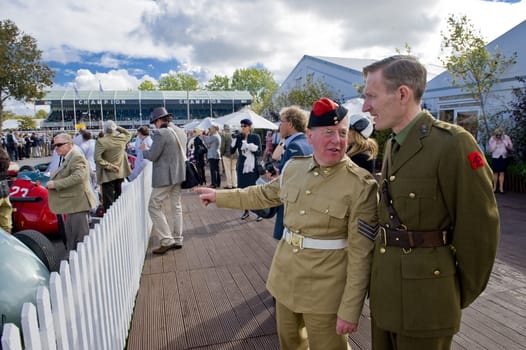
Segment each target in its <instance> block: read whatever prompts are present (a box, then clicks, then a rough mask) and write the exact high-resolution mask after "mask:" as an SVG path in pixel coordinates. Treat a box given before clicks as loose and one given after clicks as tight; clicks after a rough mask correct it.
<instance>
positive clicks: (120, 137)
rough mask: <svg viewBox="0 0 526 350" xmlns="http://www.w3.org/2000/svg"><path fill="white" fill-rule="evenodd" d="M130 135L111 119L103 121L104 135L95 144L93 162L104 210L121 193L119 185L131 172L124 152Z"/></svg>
mask: <svg viewBox="0 0 526 350" xmlns="http://www.w3.org/2000/svg"><path fill="white" fill-rule="evenodd" d="M131 137H132V135H131V134H130V133H129V132H128V130H126V129H124V128H123V127H120V126H117V124H115V122H114V121H113V120H108V121H106V122H105V123H104V137H99V138H98V139H97V143H96V144H95V164H96V166H97V169H96V172H97V183H98V184H100V185H101V187H102V205H103V206H104V211H107V210H108V208H109V207H110V206H111V205H112V204H113V202H115V201H116V200H117V198H119V196H120V195H121V190H122V188H121V185H122V182H123V181H124V179H125V178H126V177H128V176H129V175H130V174H131V169H130V165H129V164H128V155H127V154H126V145H127V144H128V142H130V140H131Z"/></svg>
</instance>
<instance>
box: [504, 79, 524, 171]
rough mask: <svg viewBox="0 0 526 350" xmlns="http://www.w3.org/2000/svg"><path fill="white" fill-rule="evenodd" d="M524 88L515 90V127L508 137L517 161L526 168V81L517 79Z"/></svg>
mask: <svg viewBox="0 0 526 350" xmlns="http://www.w3.org/2000/svg"><path fill="white" fill-rule="evenodd" d="M517 80H519V81H520V82H521V83H522V84H523V86H522V88H516V89H513V91H512V93H513V100H512V101H511V103H510V107H511V119H512V120H513V127H512V128H510V129H509V131H508V136H510V138H511V141H512V142H513V149H514V153H513V156H514V158H515V161H516V162H517V163H519V164H522V165H523V166H526V80H525V79H522V78H517Z"/></svg>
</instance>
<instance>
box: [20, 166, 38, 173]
mask: <svg viewBox="0 0 526 350" xmlns="http://www.w3.org/2000/svg"><path fill="white" fill-rule="evenodd" d="M18 171H19V172H20V173H21V172H22V171H35V168H33V167H32V166H31V165H22V166H21V167H20V169H19V170H18Z"/></svg>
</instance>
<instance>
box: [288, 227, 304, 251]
mask: <svg viewBox="0 0 526 350" xmlns="http://www.w3.org/2000/svg"><path fill="white" fill-rule="evenodd" d="M289 232H290V239H289V243H290V245H291V246H293V247H298V248H300V249H303V236H302V235H300V234H299V233H296V232H292V231H289Z"/></svg>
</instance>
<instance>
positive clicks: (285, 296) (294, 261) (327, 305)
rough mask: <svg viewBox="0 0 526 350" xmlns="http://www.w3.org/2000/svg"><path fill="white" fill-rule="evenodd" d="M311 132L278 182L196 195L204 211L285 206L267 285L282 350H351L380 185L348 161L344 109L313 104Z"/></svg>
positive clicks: (365, 283) (363, 292)
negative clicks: (308, 151) (304, 151)
mask: <svg viewBox="0 0 526 350" xmlns="http://www.w3.org/2000/svg"><path fill="white" fill-rule="evenodd" d="M308 128H309V129H308V130H307V137H308V140H309V143H310V144H311V145H312V146H313V155H312V156H305V157H294V158H292V160H290V161H289V162H288V163H287V165H286V166H285V167H284V169H283V171H282V173H281V176H280V178H278V179H275V180H273V181H271V182H269V183H267V184H265V185H260V186H251V187H247V188H246V189H243V190H230V191H217V192H216V191H215V190H212V189H206V188H198V189H196V191H197V192H199V193H201V196H200V197H201V200H202V201H203V202H204V203H205V204H206V205H207V204H209V203H212V202H216V203H217V206H219V207H228V208H239V209H263V208H269V207H273V206H276V205H280V204H283V205H284V226H285V229H284V234H283V238H282V239H281V240H280V241H279V243H278V246H277V249H276V252H275V254H274V259H273V261H272V266H271V268H270V273H269V277H268V282H267V288H268V290H269V291H270V293H271V294H272V295H273V296H274V297H275V298H276V316H277V326H278V335H279V340H280V347H281V349H283V350H287V349H311V350H327V349H347V348H348V343H347V333H351V332H354V331H356V329H357V327H358V319H359V317H360V312H361V310H362V306H363V302H364V299H365V296H366V294H367V290H368V286H369V274H370V264H371V254H372V249H373V244H374V243H373V240H374V237H375V235H376V232H377V216H376V206H377V193H376V191H377V184H376V181H375V180H374V178H373V177H372V175H371V174H370V173H369V172H367V171H366V170H364V169H361V168H359V167H358V166H357V165H356V164H354V163H353V162H351V160H350V159H349V158H348V157H347V156H346V154H345V150H346V149H347V133H348V130H349V117H348V111H347V110H346V109H345V108H343V107H341V106H338V105H337V104H336V103H334V102H333V101H331V100H329V99H327V98H322V99H321V100H319V101H316V102H315V103H314V105H313V109H312V111H311V114H310V118H309V124H308ZM307 335H308V337H307Z"/></svg>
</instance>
